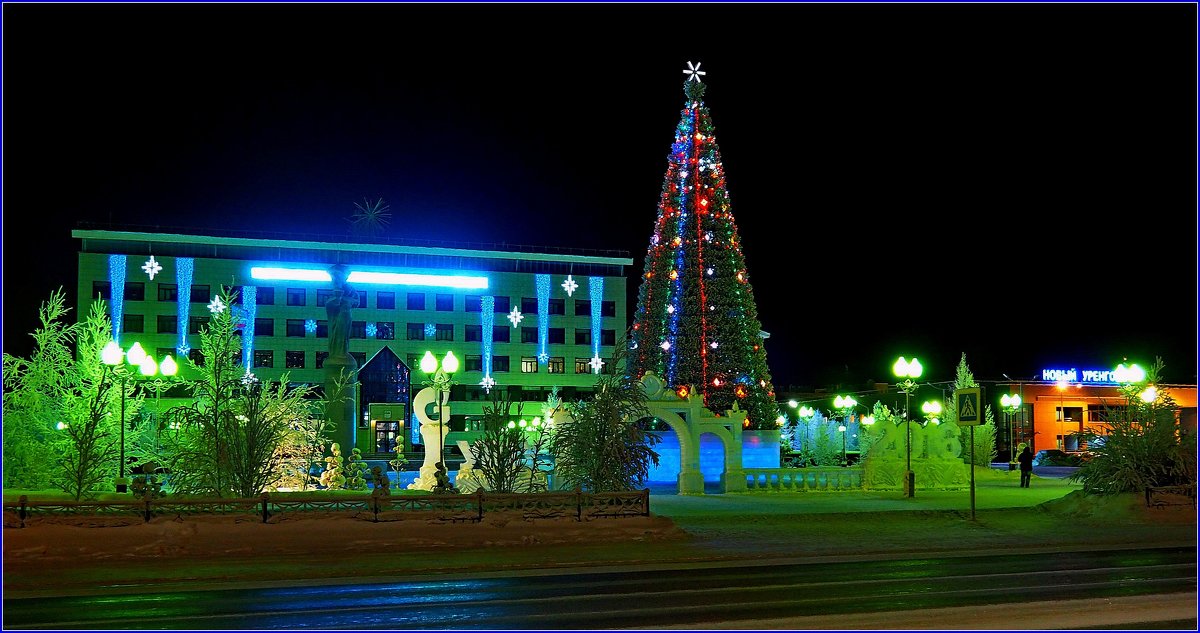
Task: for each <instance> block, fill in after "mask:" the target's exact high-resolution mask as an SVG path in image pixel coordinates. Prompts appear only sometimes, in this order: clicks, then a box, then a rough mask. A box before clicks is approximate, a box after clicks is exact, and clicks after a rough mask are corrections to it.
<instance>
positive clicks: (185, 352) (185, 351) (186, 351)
mask: <svg viewBox="0 0 1200 633" xmlns="http://www.w3.org/2000/svg"><path fill="white" fill-rule="evenodd" d="M175 351H177V352H179V355H180V356H187V355H188V354H189V353H191V351H192V348H191V347H188V345H187V344H186V343H185V344H183V345H180V346H179V347H176V348H175Z"/></svg>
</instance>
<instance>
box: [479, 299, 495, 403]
mask: <svg viewBox="0 0 1200 633" xmlns="http://www.w3.org/2000/svg"><path fill="white" fill-rule="evenodd" d="M495 310H496V298H495V297H493V296H484V297H480V298H479V325H480V329H481V330H483V331H482V332H481V335H482V336H481V337H480V338H482V339H483V341H482V342H481V343H480V346H481V347H482V348H483V349H482V352H483V382H481V383H480V384H482V385H483V387H484V389H488V390H489V391H490V390H491V388H492V387H494V386H495V385H496V381H494V380H492V339H493V338H494V335H495V332H493V328H494V327H495V322H496V314H495Z"/></svg>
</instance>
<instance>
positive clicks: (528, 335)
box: [521, 327, 538, 343]
mask: <svg viewBox="0 0 1200 633" xmlns="http://www.w3.org/2000/svg"><path fill="white" fill-rule="evenodd" d="M537 334H538V329H537V328H535V327H522V328H521V342H522V343H536V342H538V340H537Z"/></svg>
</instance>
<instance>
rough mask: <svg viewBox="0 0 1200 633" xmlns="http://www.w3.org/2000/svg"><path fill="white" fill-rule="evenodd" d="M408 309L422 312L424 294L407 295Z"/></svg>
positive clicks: (413, 293)
mask: <svg viewBox="0 0 1200 633" xmlns="http://www.w3.org/2000/svg"><path fill="white" fill-rule="evenodd" d="M408 309H409V310H424V309H425V293H423V292H410V293H408Z"/></svg>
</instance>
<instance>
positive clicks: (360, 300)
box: [354, 290, 367, 309]
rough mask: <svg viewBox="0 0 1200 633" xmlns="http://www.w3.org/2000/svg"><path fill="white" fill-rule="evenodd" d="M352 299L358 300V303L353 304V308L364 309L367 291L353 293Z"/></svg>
mask: <svg viewBox="0 0 1200 633" xmlns="http://www.w3.org/2000/svg"><path fill="white" fill-rule="evenodd" d="M354 297H355V298H356V299H358V303H356V304H354V307H356V308H364V309H365V308H366V307H367V291H366V290H359V291H356V292H355V293H354Z"/></svg>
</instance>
